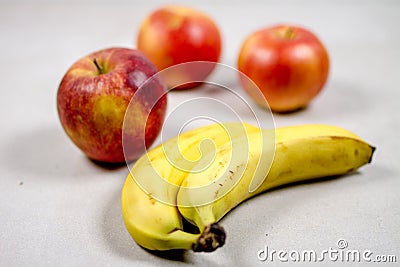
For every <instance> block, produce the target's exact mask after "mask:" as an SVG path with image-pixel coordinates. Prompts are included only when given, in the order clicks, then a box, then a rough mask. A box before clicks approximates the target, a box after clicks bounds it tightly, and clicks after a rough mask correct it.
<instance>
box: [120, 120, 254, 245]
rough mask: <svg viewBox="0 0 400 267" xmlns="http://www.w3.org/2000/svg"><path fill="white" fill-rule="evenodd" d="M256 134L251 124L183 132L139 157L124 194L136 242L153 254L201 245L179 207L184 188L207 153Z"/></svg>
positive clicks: (128, 225)
mask: <svg viewBox="0 0 400 267" xmlns="http://www.w3.org/2000/svg"><path fill="white" fill-rule="evenodd" d="M253 131H258V128H257V127H255V126H251V125H249V124H241V123H224V124H212V125H208V126H204V127H200V128H197V129H194V130H190V131H187V132H185V133H182V134H180V135H178V136H177V137H175V138H172V139H170V140H168V141H166V142H165V143H164V144H161V145H159V146H158V147H156V148H154V149H152V150H150V151H148V152H147V154H145V155H143V156H142V157H141V158H139V159H138V160H137V161H136V163H135V164H134V166H133V167H132V169H131V170H130V172H129V174H128V176H127V178H126V180H125V183H124V185H123V188H122V192H121V208H122V215H123V219H124V223H125V226H126V228H127V230H128V232H129V233H130V234H131V236H132V237H133V239H134V240H135V241H136V242H137V243H138V244H139V245H141V246H142V247H144V248H147V249H150V250H169V249H186V250H189V249H192V248H193V246H195V245H196V244H197V243H199V241H198V240H199V238H200V240H202V238H201V235H200V234H198V233H197V234H194V233H189V232H186V231H184V230H183V222H182V217H181V215H180V213H179V211H178V208H177V206H176V196H177V193H178V190H179V186H180V184H181V183H182V181H183V179H184V178H185V177H186V176H187V174H188V173H189V172H190V171H193V170H195V166H199V163H198V161H199V159H202V155H203V154H207V155H214V156H215V152H216V151H217V148H218V147H220V146H222V145H224V144H225V143H227V142H229V141H230V140H231V139H235V138H238V137H240V136H243V135H248V134H250V133H251V132H253ZM212 151H214V154H213V153H212ZM211 160H212V158H211ZM202 162H203V163H204V160H203V161H202ZM206 166H207V164H206V165H205V166H203V167H202V168H204V167H206ZM199 171H201V170H199ZM197 247H199V246H197Z"/></svg>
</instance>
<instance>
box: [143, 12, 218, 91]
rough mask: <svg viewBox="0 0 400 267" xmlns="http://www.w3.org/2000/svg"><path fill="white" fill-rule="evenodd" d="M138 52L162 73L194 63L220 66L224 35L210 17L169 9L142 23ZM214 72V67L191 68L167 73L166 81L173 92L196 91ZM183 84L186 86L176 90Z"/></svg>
mask: <svg viewBox="0 0 400 267" xmlns="http://www.w3.org/2000/svg"><path fill="white" fill-rule="evenodd" d="M137 48H138V50H140V51H142V52H143V54H145V55H146V56H147V57H148V58H149V59H150V61H152V62H153V63H154V64H155V65H156V67H157V68H158V69H159V70H164V69H166V68H168V67H171V66H174V65H177V64H181V63H186V62H192V61H208V62H218V61H219V58H220V54H221V35H220V31H219V29H218V27H217V26H216V24H215V23H214V21H213V20H212V19H211V18H210V17H209V16H208V15H206V14H204V13H202V12H200V11H198V10H195V9H192V8H189V7H184V6H177V5H169V6H165V7H162V8H159V9H157V10H155V11H154V12H152V13H151V14H150V15H148V16H147V17H146V18H145V20H144V21H143V22H142V24H141V26H140V28H139V33H138V37H137ZM213 69H214V65H213V64H203V65H201V64H196V65H188V66H187V67H184V66H182V67H180V68H175V69H172V70H170V71H168V72H165V75H163V77H164V80H165V81H166V83H167V85H168V86H169V87H170V88H179V89H185V88H193V87H196V86H198V85H200V84H201V81H204V79H205V78H206V77H207V76H208V75H209V74H210V73H211V72H212V70H213ZM180 81H182V82H186V84H185V85H182V86H178V87H175V86H176V85H177V84H179V82H180ZM188 81H193V82H188ZM197 81H200V82H197Z"/></svg>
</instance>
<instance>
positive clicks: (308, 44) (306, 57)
mask: <svg viewBox="0 0 400 267" xmlns="http://www.w3.org/2000/svg"><path fill="white" fill-rule="evenodd" d="M237 64H238V69H239V71H241V72H242V73H244V74H245V75H247V76H248V77H249V78H250V79H251V80H252V81H253V82H254V83H255V84H256V85H257V86H258V87H259V89H260V90H261V92H262V93H263V95H264V97H265V99H266V100H267V101H268V104H269V106H270V108H271V110H273V111H276V112H291V111H294V110H297V109H300V108H303V107H305V106H307V105H308V104H309V103H310V102H311V101H312V100H313V99H314V97H315V96H317V95H318V93H319V92H320V91H321V90H322V88H323V87H324V85H325V83H326V81H327V78H328V72H329V57H328V53H327V50H326V48H325V47H324V45H323V44H322V42H321V41H320V40H319V39H318V38H317V37H316V35H315V34H314V33H312V32H311V31H309V30H307V29H305V28H303V27H300V26H295V25H277V26H272V27H267V28H263V29H261V30H258V31H256V32H254V33H252V34H251V35H250V36H248V37H247V39H246V40H245V41H244V43H243V45H242V47H241V49H240V53H239V56H238V62H237ZM240 81H241V83H242V86H243V88H244V89H245V91H246V92H247V93H248V94H249V95H250V97H252V99H253V100H254V101H255V102H256V103H258V104H259V105H261V106H266V102H265V101H264V100H263V99H261V98H260V97H259V94H258V92H254V90H255V88H256V87H254V86H253V85H251V84H250V83H249V81H248V80H246V79H240Z"/></svg>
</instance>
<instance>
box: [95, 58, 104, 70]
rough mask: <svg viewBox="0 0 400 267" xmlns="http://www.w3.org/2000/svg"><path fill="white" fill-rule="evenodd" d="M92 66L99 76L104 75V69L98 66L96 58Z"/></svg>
mask: <svg viewBox="0 0 400 267" xmlns="http://www.w3.org/2000/svg"><path fill="white" fill-rule="evenodd" d="M93 64H94V65H95V66H96V68H97V71H98V72H99V74H103V73H104V69H103V68H102V67H101V66H100V64H99V62H97V59H96V58H94V59H93Z"/></svg>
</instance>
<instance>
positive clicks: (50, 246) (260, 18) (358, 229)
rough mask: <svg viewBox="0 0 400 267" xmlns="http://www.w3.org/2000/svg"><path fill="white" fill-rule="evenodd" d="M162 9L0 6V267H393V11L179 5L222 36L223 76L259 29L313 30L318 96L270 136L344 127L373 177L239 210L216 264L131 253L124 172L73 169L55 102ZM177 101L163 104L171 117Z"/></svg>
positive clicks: (373, 6)
mask: <svg viewBox="0 0 400 267" xmlns="http://www.w3.org/2000/svg"><path fill="white" fill-rule="evenodd" d="M175 2H176V1H175ZM181 2H183V1H181ZM161 3H167V2H161V1H144V0H143V1H135V0H131V1H127V0H124V1H122V0H116V1H88V0H86V1H85V0H82V1H50V0H48V1H44V0H42V1H36V2H33V1H26V3H24V2H23V1H21V0H20V1H9V2H5V1H1V2H0V33H1V41H0V115H1V124H0V125H1V128H0V129H1V130H0V175H1V178H0V179H1V180H0V266H111V265H112V266H175V265H179V266H181V265H185V264H195V265H203V266H205V265H207V266H239V265H241V266H258V265H266V264H268V265H271V264H278V263H279V261H276V260H275V261H274V262H272V263H271V262H270V261H267V262H263V263H262V262H259V261H258V260H257V255H256V253H257V251H258V250H260V249H263V248H264V246H265V245H268V247H269V249H275V250H279V249H285V250H287V251H290V250H292V249H296V250H299V251H301V250H304V249H314V250H316V251H321V250H324V249H329V247H333V248H336V241H337V240H338V239H339V238H344V239H345V240H346V241H347V242H348V244H349V249H357V250H360V251H363V250H365V249H369V250H371V251H372V252H374V255H376V254H394V255H397V261H398V262H400V254H399V251H400V233H399V225H400V207H399V206H400V204H399V203H400V180H399V179H400V164H399V160H400V141H399V139H398V138H399V132H400V112H399V108H398V102H399V98H400V90H399V72H400V64H399V60H400V49H399V47H400V31H399V29H400V17H399V14H400V2H399V1H394V0H393V1H344V0H343V1H329V2H328V1H318V0H306V1H295V0H292V1H201V2H200V1H186V2H185V3H186V4H188V5H191V6H193V7H197V8H199V9H200V10H203V11H204V12H206V13H208V14H209V15H210V16H212V17H213V18H214V19H215V21H216V22H217V24H218V25H219V26H220V29H221V31H222V34H223V40H224V47H223V48H224V49H223V57H222V63H226V64H228V65H232V66H235V62H236V55H237V53H238V50H239V47H240V45H241V42H242V41H243V40H244V38H245V37H246V36H247V35H248V34H250V33H251V32H252V31H254V30H256V29H258V28H260V27H262V26H266V25H271V24H274V23H280V22H291V23H298V24H301V25H304V26H306V27H308V28H309V29H311V30H313V31H314V32H315V33H316V34H317V35H318V36H319V37H320V38H321V40H322V41H323V42H324V43H325V44H326V46H327V49H328V51H329V53H330V57H331V66H332V68H331V72H330V77H329V81H328V84H327V85H326V88H325V89H324V91H323V93H322V94H320V95H319V97H318V98H317V99H316V100H315V101H314V102H313V103H312V105H311V106H310V107H309V108H308V109H306V110H303V111H301V112H298V113H295V114H290V115H275V123H276V125H277V126H283V125H292V124H301V123H330V124H335V125H338V126H343V127H346V128H348V129H350V130H353V131H354V132H356V133H358V134H359V135H361V136H362V137H364V139H366V140H367V141H369V142H370V143H372V144H373V145H375V146H376V147H377V151H376V154H375V157H374V160H373V164H372V165H369V166H366V167H364V168H362V169H360V171H359V172H356V173H354V174H351V175H348V176H345V177H342V178H339V179H335V180H329V181H324V182H318V183H312V184H305V185H299V186H294V187H287V188H284V189H279V190H275V191H271V192H269V193H267V194H264V195H260V196H258V197H256V198H254V199H251V200H250V201H247V202H245V203H243V204H242V205H241V206H240V207H238V208H237V209H235V210H233V211H232V212H231V213H230V214H229V215H228V216H227V217H226V218H224V219H223V224H224V226H225V227H226V230H227V233H228V239H227V244H226V245H225V246H224V247H223V248H221V249H219V250H217V251H216V252H214V253H211V254H193V253H191V252H188V253H185V254H183V255H179V254H172V253H159V254H152V253H149V252H147V251H145V250H143V249H141V248H139V247H138V246H137V245H136V244H135V243H134V241H133V240H132V239H131V238H130V236H129V234H128V233H127V231H126V230H125V227H124V225H123V221H122V217H121V211H120V190H121V186H122V183H123V181H124V179H125V176H126V175H127V173H128V170H127V168H126V167H121V168H116V169H105V168H102V167H100V166H98V165H96V164H94V163H92V162H91V161H89V160H88V159H87V158H85V156H83V154H82V153H81V152H80V151H79V150H78V149H77V148H76V147H75V146H74V145H73V144H72V143H71V142H70V140H69V139H68V138H67V136H66V135H65V134H64V132H63V130H62V129H61V126H60V123H59V121H58V117H57V112H56V92H57V87H58V83H59V82H60V80H61V78H62V76H63V74H64V73H65V71H66V70H67V69H68V68H69V66H70V65H71V64H72V63H73V62H74V61H76V60H77V59H78V58H80V57H82V56H83V55H86V54H88V53H90V52H92V51H94V50H98V49H101V48H105V47H109V46H128V47H133V46H134V40H135V35H136V32H137V29H138V25H139V23H140V22H141V21H142V19H144V17H145V16H146V15H147V14H148V13H149V12H150V11H151V10H153V9H154V8H156V7H158V6H159V5H160V4H161ZM231 82H232V84H233V86H235V83H236V81H234V80H233V81H231ZM190 93H193V91H190ZM188 94H189V93H188ZM196 94H200V95H201V91H196ZM185 97H190V95H185V93H180V94H171V95H170V107H172V106H173V105H174V104H177V103H179V102H180V101H181V99H183V98H185ZM194 112H195V111H194ZM325 262H326V263H331V262H330V261H328V260H326V261H325ZM337 264H339V263H337ZM305 265H307V264H305ZM392 266H394V264H392Z"/></svg>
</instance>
